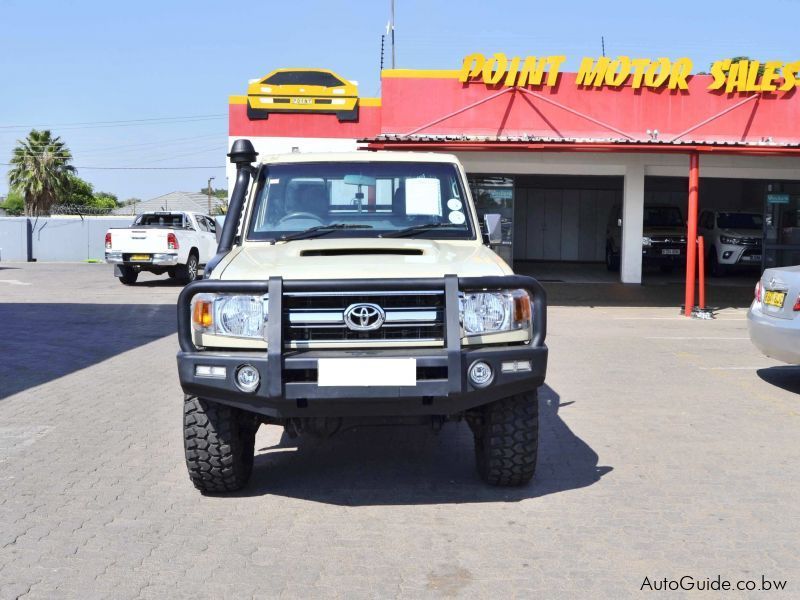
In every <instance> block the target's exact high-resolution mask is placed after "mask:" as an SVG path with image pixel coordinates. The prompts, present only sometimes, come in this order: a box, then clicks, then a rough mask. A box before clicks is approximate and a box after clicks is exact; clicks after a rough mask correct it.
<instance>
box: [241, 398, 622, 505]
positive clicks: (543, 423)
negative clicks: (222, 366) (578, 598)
mask: <svg viewBox="0 0 800 600" xmlns="http://www.w3.org/2000/svg"><path fill="white" fill-rule="evenodd" d="M570 404H571V403H570ZM560 406H562V405H560V399H559V396H558V394H556V393H555V392H554V391H553V390H552V389H551V388H549V387H548V386H544V387H542V388H541V389H540V392H539V414H540V417H539V462H538V466H537V471H536V476H535V478H534V480H533V482H532V483H530V484H528V485H527V486H524V487H521V488H495V487H490V486H487V485H485V484H484V483H483V482H482V481H481V480H480V479H479V477H478V475H477V472H476V470H475V459H474V455H473V451H472V448H473V446H472V434H471V432H470V430H469V428H468V427H467V425H466V424H465V423H448V424H446V425H445V426H444V428H443V429H442V431H441V432H440V433H439V434H435V433H433V431H431V430H430V429H429V428H426V427H408V426H406V427H404V426H391V427H368V428H361V429H357V430H352V429H350V430H345V431H343V432H341V433H339V434H337V435H335V436H334V437H332V438H329V439H326V440H319V439H315V438H312V437H306V436H301V437H299V438H295V439H291V438H289V437H288V436H287V435H286V434H285V433H284V435H283V437H282V438H281V442H280V443H279V444H278V445H277V446H274V447H272V448H256V452H257V454H256V458H255V467H254V471H253V477H252V480H251V482H250V484H249V485H248V486H247V487H246V488H245V489H244V490H243V491H242V492H240V494H239V495H243V496H260V495H264V494H273V495H277V496H286V497H291V498H302V499H305V500H312V501H315V502H324V503H328V504H336V505H343V506H369V505H404V504H445V503H464V502H516V501H520V500H524V499H526V498H536V497H539V496H545V495H548V494H555V493H558V492H562V491H565V490H572V489H578V488H582V487H586V486H589V485H592V484H593V483H596V482H597V481H599V480H600V478H601V477H602V476H603V475H605V474H606V473H608V472H609V471H611V470H612V468H611V467H607V466H598V456H597V453H596V452H595V451H594V450H592V448H591V447H590V446H589V445H588V444H587V443H586V442H584V441H583V440H582V439H581V438H579V437H578V436H576V435H575V434H574V433H572V431H571V430H570V429H569V427H568V426H567V425H566V423H565V422H564V421H563V420H562V419H561V416H560V415H559V408H560Z"/></svg>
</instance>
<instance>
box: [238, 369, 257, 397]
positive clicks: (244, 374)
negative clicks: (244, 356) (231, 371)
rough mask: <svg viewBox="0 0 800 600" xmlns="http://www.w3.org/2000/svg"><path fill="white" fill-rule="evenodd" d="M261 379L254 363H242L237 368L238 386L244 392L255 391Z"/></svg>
mask: <svg viewBox="0 0 800 600" xmlns="http://www.w3.org/2000/svg"><path fill="white" fill-rule="evenodd" d="M260 381H261V376H260V375H259V374H258V369H256V368H255V367H254V366H252V365H240V366H239V368H238V369H236V386H237V387H238V388H239V389H240V390H242V391H243V392H247V393H248V394H249V393H251V392H255V391H256V389H257V388H258V384H259V382H260Z"/></svg>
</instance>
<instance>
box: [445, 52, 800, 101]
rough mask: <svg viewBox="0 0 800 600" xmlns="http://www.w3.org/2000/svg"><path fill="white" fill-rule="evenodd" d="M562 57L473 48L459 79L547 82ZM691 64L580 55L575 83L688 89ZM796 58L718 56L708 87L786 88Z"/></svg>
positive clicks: (797, 80)
mask: <svg viewBox="0 0 800 600" xmlns="http://www.w3.org/2000/svg"><path fill="white" fill-rule="evenodd" d="M566 58H567V57H566V56H562V55H556V56H540V57H537V56H527V57H525V58H524V59H523V58H520V57H518V56H514V57H512V58H508V57H507V56H506V55H505V54H503V53H502V52H497V53H495V54H493V55H492V56H488V57H487V56H484V55H483V54H481V53H479V52H475V53H473V54H470V55H468V56H465V57H464V61H463V64H462V66H461V71H460V73H459V77H458V79H459V81H461V82H463V83H467V82H471V81H482V82H483V83H485V84H487V85H502V86H526V85H530V86H545V87H552V86H554V85H556V83H557V82H558V75H559V73H560V69H561V65H562V64H563V63H564V61H565V60H566ZM693 66H694V64H693V63H692V61H691V59H689V58H678V59H675V60H672V59H669V58H657V59H655V60H653V59H649V58H630V57H628V56H618V57H616V58H613V59H612V58H609V57H606V56H601V57H597V58H583V59H582V60H581V64H580V67H579V69H578V73H577V77H576V78H575V84H576V85H578V86H581V87H596V88H597V87H603V86H605V87H610V88H616V87H622V86H625V85H627V86H630V87H632V88H634V89H638V88H642V87H644V88H652V89H658V88H667V89H671V90H675V89H678V90H688V89H689V86H688V84H687V81H686V80H687V77H689V75H690V74H691V72H692V67H693ZM799 70H800V61H794V62H781V61H768V62H765V63H761V62H759V61H757V60H739V61H737V62H733V61H732V60H731V59H729V58H728V59H724V60H718V61H716V62H714V63H713V64H712V65H711V69H710V72H709V74H710V75H711V76H712V77H713V78H714V80H713V81H712V82H711V83H710V84H709V85H708V87H707V89H709V90H722V91H724V92H727V93H732V92H776V91H780V92H789V91H790V90H793V89H794V88H796V87H800V74H798V71H799Z"/></svg>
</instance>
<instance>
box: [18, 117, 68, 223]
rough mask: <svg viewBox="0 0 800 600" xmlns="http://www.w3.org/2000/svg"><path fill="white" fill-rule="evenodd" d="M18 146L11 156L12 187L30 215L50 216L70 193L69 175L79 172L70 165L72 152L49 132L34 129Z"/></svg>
mask: <svg viewBox="0 0 800 600" xmlns="http://www.w3.org/2000/svg"><path fill="white" fill-rule="evenodd" d="M17 144H18V145H17V146H16V147H15V148H14V150H13V152H12V155H11V169H10V170H9V172H8V182H9V186H10V187H11V188H12V189H14V190H16V191H17V192H19V193H20V194H22V196H23V198H24V199H25V214H26V215H27V216H39V215H47V214H50V207H51V206H53V204H55V203H56V201H57V200H58V198H59V197H60V196H62V195H65V194H66V193H68V191H69V185H70V180H69V175H70V174H71V173H74V172H75V167H73V166H72V165H71V164H69V163H70V162H71V161H72V153H71V152H70V151H69V148H67V146H66V144H64V142H62V141H61V138H60V137H53V135H52V134H51V133H50V131H49V130H48V129H45V130H42V131H38V130H36V129H32V130H31V132H30V133H29V134H28V137H27V138H26V139H25V140H17Z"/></svg>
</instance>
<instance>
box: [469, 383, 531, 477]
mask: <svg viewBox="0 0 800 600" xmlns="http://www.w3.org/2000/svg"><path fill="white" fill-rule="evenodd" d="M482 413H483V414H482V415H481V416H482V419H481V423H480V424H479V425H477V426H476V427H475V428H474V435H475V458H476V461H477V465H478V473H479V474H480V476H481V479H483V480H484V481H485V482H486V483H488V484H490V485H497V486H518V485H525V484H526V483H528V482H529V481H530V480H531V479H532V478H533V474H534V473H535V471H536V456H537V453H538V449H539V398H538V394H537V393H536V391H532V392H528V393H525V394H518V395H516V396H511V397H509V398H503V399H502V400H497V401H496V402H492V403H491V404H488V405H486V406H485V407H484V408H483V410H482Z"/></svg>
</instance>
